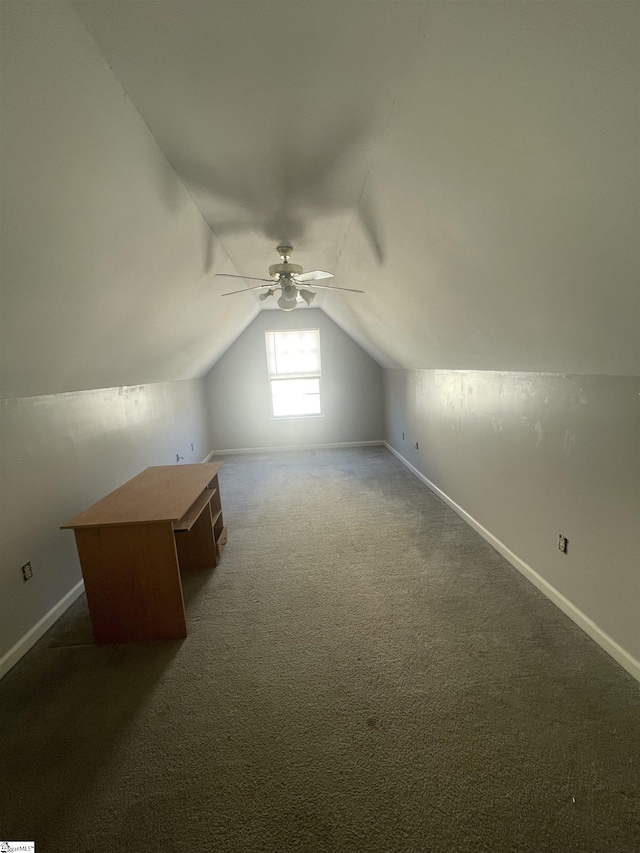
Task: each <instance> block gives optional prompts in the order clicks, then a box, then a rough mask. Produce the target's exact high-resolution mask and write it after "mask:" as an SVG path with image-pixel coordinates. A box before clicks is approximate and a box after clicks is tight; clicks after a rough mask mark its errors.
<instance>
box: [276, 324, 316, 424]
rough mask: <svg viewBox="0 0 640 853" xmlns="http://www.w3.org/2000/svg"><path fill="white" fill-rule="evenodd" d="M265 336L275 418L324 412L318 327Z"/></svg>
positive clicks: (296, 416)
mask: <svg viewBox="0 0 640 853" xmlns="http://www.w3.org/2000/svg"><path fill="white" fill-rule="evenodd" d="M266 336H267V365H268V368H269V384H270V386H271V411H272V413H273V416H274V418H299V417H305V416H307V417H308V416H310V415H321V414H322V407H321V405H320V331H319V329H304V330H303V331H297V332H267V333H266Z"/></svg>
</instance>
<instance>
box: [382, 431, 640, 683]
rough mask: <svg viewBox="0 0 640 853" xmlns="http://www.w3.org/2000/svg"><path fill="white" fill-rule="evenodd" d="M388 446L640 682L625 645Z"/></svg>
mask: <svg viewBox="0 0 640 853" xmlns="http://www.w3.org/2000/svg"><path fill="white" fill-rule="evenodd" d="M384 446H385V447H386V448H387V450H389V451H390V452H391V453H393V455H394V456H395V457H396V458H397V459H399V460H400V462H402V464H403V465H405V466H406V467H407V468H408V469H409V471H411V473H412V474H414V475H415V476H416V477H417V478H418V479H419V480H420V481H421V482H422V483H424V484H425V486H428V487H429V489H431V491H432V492H434V493H435V494H436V495H437V496H438V497H439V498H441V499H442V500H443V501H444V502H445V503H446V504H447V505H448V506H450V507H451V509H453V510H454V511H455V512H457V513H458V515H459V516H460V517H461V518H463V519H464V520H465V521H466V522H467V524H469V525H470V526H471V527H473V529H474V530H477V531H478V533H479V534H480V535H481V536H482V537H483V539H486V540H487V542H489V544H490V545H493V547H494V548H495V549H496V551H498V552H499V553H500V554H502V556H503V557H504V558H505V559H506V560H508V561H509V562H510V563H511V565H512V566H514V568H516V569H517V570H518V571H519V572H521V573H522V574H523V575H524V576H525V577H526V578H527V580H529V581H530V582H531V583H532V584H533V585H534V586H535V587H537V588H538V589H539V590H540V592H542V593H544V595H546V596H547V598H548V599H549V600H550V601H552V602H553V603H554V604H555V605H556V607H559V608H560V610H562V612H563V613H564V614H565V615H566V616H568V617H569V618H570V619H571V620H572V621H573V622H575V623H576V625H578V626H579V627H580V628H582V630H583V631H584V632H585V633H587V634H588V635H589V636H590V637H591V639H592V640H595V642H596V643H597V644H598V645H599V646H600V647H601V648H603V649H604V650H605V652H607V654H609V655H611V657H612V658H613V659H614V660H615V661H617V662H618V663H619V664H620V666H622V667H624V669H626V670H627V672H628V673H630V674H631V675H632V676H633V677H634V678H636V679H637V680H638V681H640V661H639V660H636V658H634V657H633V655H631V654H629V652H627V651H626V650H625V649H623V648H622V646H621V645H620V644H619V643H617V642H616V641H615V640H614V639H613V638H612V637H610V636H609V635H608V634H606V633H605V632H604V631H603V630H602V628H599V627H598V626H597V625H596V623H595V622H594V621H593V620H592V619H590V618H589V617H588V616H586V615H585V614H584V613H583V612H582V611H581V610H579V609H578V608H577V607H576V606H575V604H573V603H572V602H571V601H569V599H568V598H566V596H564V595H563V594H562V593H561V592H558V590H557V589H556V588H555V587H554V586H552V585H551V584H550V583H549V582H548V581H547V580H545V579H544V578H543V577H542V575H539V574H538V572H536V571H535V569H532V568H531V566H530V565H529V564H528V563H525V561H524V560H521V559H520V557H518V555H517V554H514V553H513V551H511V550H510V549H509V548H507V546H506V545H505V544H504V542H501V541H500V539H498V538H497V537H496V536H494V535H493V533H491V532H490V531H489V530H487V528H486V527H483V526H482V524H480V522H479V521H476V519H475V518H473V516H471V515H469V513H468V512H466V511H465V510H464V509H462V507H461V506H458V504H457V503H456V502H455V501H453V500H451V498H450V497H449V496H448V495H446V494H445V493H444V492H443V491H442V490H441V489H439V488H438V487H437V486H436V485H435V483H432V482H431V480H428V479H427V478H426V477H425V476H424V474H422V473H421V472H420V471H418V469H417V468H415V467H414V466H413V465H412V464H411V463H410V462H408V461H407V460H406V459H405V458H404V456H401V455H400V454H399V453H398V451H397V450H395V449H394V448H393V447H391V445H390V444H389V443H388V442H386V441H385V442H384Z"/></svg>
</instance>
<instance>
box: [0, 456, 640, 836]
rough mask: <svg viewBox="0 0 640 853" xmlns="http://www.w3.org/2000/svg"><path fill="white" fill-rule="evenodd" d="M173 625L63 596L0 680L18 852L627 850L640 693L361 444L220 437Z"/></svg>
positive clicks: (468, 533)
mask: <svg viewBox="0 0 640 853" xmlns="http://www.w3.org/2000/svg"><path fill="white" fill-rule="evenodd" d="M223 461H224V463H225V464H224V467H223V468H222V470H221V472H220V486H221V494H222V501H223V508H224V515H225V521H226V523H227V525H228V528H229V541H228V544H227V548H226V550H225V553H224V557H223V560H222V562H221V564H220V565H219V567H218V568H216V569H215V570H206V571H204V572H199V573H194V574H190V575H185V577H184V588H185V601H186V607H187V624H188V630H189V636H188V637H187V638H186V639H185V640H180V641H163V642H155V643H138V644H126V645H118V646H107V647H96V646H94V645H93V643H92V638H91V630H90V624H89V620H88V614H87V611H86V603H85V600H84V598H81V599H80V600H78V602H76V604H74V605H73V606H72V607H71V608H70V610H69V611H67V613H66V614H65V615H64V616H63V617H62V618H61V619H60V620H59V621H58V622H57V623H56V625H55V626H54V627H53V628H52V629H51V630H50V631H49V632H48V633H47V634H46V635H45V636H44V637H43V638H42V639H41V640H40V642H39V643H38V644H37V645H36V646H35V647H34V648H33V649H32V650H31V651H30V652H29V653H28V654H27V655H26V656H25V658H23V660H22V661H21V662H20V663H19V664H18V665H17V666H16V667H15V668H14V669H13V670H12V671H11V672H10V673H9V674H8V675H7V676H6V677H5V678H4V679H3V680H2V681H1V682H0V731H1V732H2V737H1V746H0V766H2V768H3V782H2V794H1V804H0V837H2V838H9V839H12V838H13V839H29V840H31V839H33V840H35V841H36V850H37V851H38V853H49V851H64V853H76V851H81V852H82V853H103V851H104V852H105V853H106V851H113V850H123V851H135V852H136V853H146V851H153V853H156V851H164V852H165V853H187V851H215V853H228V851H229V852H230V851H234V853H235V852H236V851H237V853H245V851H263V853H276V851H278V853H282V851H304V853H307V851H308V853H311V852H312V851H313V852H314V853H315V852H316V851H317V853H324V851H335V852H336V853H347V851H358V853H359V851H363V853H364V851H366V853H383V851H384V853H395V851H398V853H400V852H401V853H454V851H455V853H510V851H513V853H529V851H530V853H637V852H638V851H639V850H640V778H639V767H640V762H639V759H640V690H638V685H637V683H636V682H635V681H634V680H633V679H632V678H631V676H630V675H629V674H628V673H626V672H625V671H624V670H623V669H622V668H621V667H619V666H618V665H617V664H616V663H615V662H614V661H612V660H611V658H609V656H608V655H606V654H605V653H604V652H603V651H602V650H601V649H600V648H599V647H598V646H597V645H596V644H595V643H594V642H593V641H592V640H591V639H590V638H589V637H587V636H586V635H585V634H584V633H583V632H582V631H581V630H580V629H579V628H578V627H577V626H576V625H574V624H573V623H572V622H571V621H570V620H569V619H568V618H567V617H566V616H564V615H563V614H562V613H561V612H560V611H559V610H558V609H557V608H556V607H555V606H554V605H553V604H551V603H550V602H549V601H548V600H547V599H546V598H545V597H544V596H543V595H542V594H541V593H540V592H538V590H536V589H535V588H534V587H533V586H532V585H531V584H529V583H528V582H527V581H526V580H525V579H524V578H523V577H522V576H521V575H520V574H519V573H518V572H517V571H516V570H515V569H514V568H513V567H511V566H510V565H509V564H508V563H507V562H506V561H505V560H504V558H503V557H501V556H500V555H499V554H498V553H497V552H496V551H495V550H494V549H493V548H492V547H491V546H490V545H489V544H488V543H487V542H486V541H485V540H483V539H482V538H481V537H480V536H479V535H478V534H477V533H476V532H475V531H473V530H472V529H471V528H470V527H468V526H467V525H466V524H465V523H464V522H463V521H462V520H461V519H460V518H459V517H458V516H457V515H456V514H455V513H454V512H453V511H452V510H451V509H449V508H448V507H447V506H446V505H445V504H444V503H442V502H441V501H440V500H439V499H438V498H437V497H435V496H434V495H433V494H432V493H431V492H430V491H429V490H428V489H427V488H426V487H425V486H424V485H422V484H421V483H420V482H419V481H418V480H417V479H416V478H414V477H413V476H412V475H411V474H410V473H409V472H408V471H407V470H406V469H405V468H403V466H402V465H401V464H400V463H399V462H398V461H397V460H396V459H395V458H394V457H393V456H392V455H391V454H390V453H388V452H387V451H386V450H384V449H383V448H381V447H367V448H355V449H354V448H350V449H340V450H338V449H336V450H326V451H295V452H286V453H273V454H263V455H251V456H249V455H247V456H233V457H225V458H224V460H223Z"/></svg>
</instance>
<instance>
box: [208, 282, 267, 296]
mask: <svg viewBox="0 0 640 853" xmlns="http://www.w3.org/2000/svg"><path fill="white" fill-rule="evenodd" d="M271 286H272V287H275V288H276V289H278V288H279V287H280V285H279V284H276V282H275V281H272V282H271ZM263 287H269V285H268V284H256V285H254V286H253V287H243V288H242V290H232V291H230V293H221V294H220V295H221V296H233V294H234V293H249V291H250V290H262V288H263Z"/></svg>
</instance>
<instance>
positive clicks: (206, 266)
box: [7, 0, 640, 393]
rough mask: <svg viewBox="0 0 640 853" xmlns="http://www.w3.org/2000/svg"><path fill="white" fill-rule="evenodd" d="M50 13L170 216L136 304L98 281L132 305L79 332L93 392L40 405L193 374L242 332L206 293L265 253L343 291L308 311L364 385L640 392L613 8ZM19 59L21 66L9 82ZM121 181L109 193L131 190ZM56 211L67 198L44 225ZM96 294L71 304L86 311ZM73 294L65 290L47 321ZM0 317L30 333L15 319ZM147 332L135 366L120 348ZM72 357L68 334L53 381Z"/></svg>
mask: <svg viewBox="0 0 640 853" xmlns="http://www.w3.org/2000/svg"><path fill="white" fill-rule="evenodd" d="M24 5H28V6H30V7H31V10H32V11H31V12H30V14H31V15H35V14H45V12H44V11H42V10H43V9H44V8H45V7H47V6H48V8H49V9H53V8H54V7H53V4H38V3H33V4H24ZM56 8H57V7H56ZM60 8H62V7H60ZM64 8H65V9H69V8H72V9H73V13H74V15H75V16H76V22H77V23H78V24H79V23H80V22H82V25H83V27H84V28H85V30H86V32H87V33H88V34H90V36H91V37H92V38H93V40H94V41H95V45H96V46H97V48H96V51H99V53H100V54H101V55H102V57H104V59H105V60H106V63H108V66H109V68H110V69H111V71H110V72H109V69H108V68H107V65H106V63H105V72H106V73H111V74H112V76H113V75H114V76H115V79H116V80H117V81H118V82H119V84H120V85H121V86H122V87H123V89H124V92H125V93H126V97H125V96H124V95H122V96H121V97H123V98H124V99H125V100H126V102H127V103H129V100H128V99H130V101H131V103H132V104H133V106H134V107H135V110H137V112H138V113H139V116H141V117H142V120H143V121H144V123H145V124H146V126H147V127H148V129H149V131H150V135H151V134H152V138H153V139H154V140H155V143H157V145H158V146H159V149H160V151H161V152H162V154H164V155H165V157H166V161H168V163H169V164H171V168H170V167H168V164H167V162H166V161H165V160H163V162H162V164H160V163H159V162H158V164H156V170H157V174H156V179H158V175H161V183H162V185H163V186H164V187H165V190H167V187H168V188H169V189H168V190H167V192H168V195H169V196H171V199H172V200H173V205H174V209H173V212H172V214H171V216H170V217H168V218H166V219H165V220H163V221H162V223H160V225H161V227H160V226H158V227H156V229H155V231H154V239H153V240H150V241H149V246H148V247H147V248H146V250H145V251H146V254H145V258H147V259H148V258H150V257H151V255H152V253H155V254H156V255H157V257H156V260H155V270H154V276H153V277H152V278H153V280H154V281H155V278H156V277H157V278H158V279H159V280H160V283H159V285H158V287H157V290H156V291H155V294H154V296H152V293H154V291H153V290H150V289H149V288H151V284H149V286H148V287H146V286H145V287H142V286H141V285H140V284H139V282H138V281H133V280H129V281H126V280H125V279H126V278H127V277H126V276H124V274H123V269H124V268H125V266H126V254H125V255H123V257H122V258H121V259H120V267H119V278H118V281H119V282H120V284H119V290H117V296H118V298H120V299H124V298H125V296H126V293H127V290H126V287H127V285H128V286H130V288H131V291H130V295H131V297H132V299H131V304H130V305H129V306H128V309H129V310H127V311H126V312H123V313H121V314H116V313H114V312H113V311H111V313H109V316H108V321H109V324H110V328H111V330H112V331H111V332H109V333H107V332H97V334H98V337H99V338H100V341H99V343H100V346H101V347H102V348H103V349H106V351H107V352H111V353H112V354H113V352H114V346H116V345H117V346H118V347H121V348H122V347H124V350H123V352H125V351H126V359H125V358H124V356H123V358H122V359H121V360H118V358H117V356H114V357H113V358H115V361H114V360H113V358H112V359H111V362H109V359H108V358H106V357H105V358H104V359H103V361H100V362H98V361H96V366H95V369H94V368H93V367H91V370H92V371H93V373H92V374H91V376H89V375H88V372H87V374H86V375H85V374H82V371H81V370H80V371H79V372H78V371H76V373H74V372H73V371H74V369H76V368H72V367H71V366H69V365H66V366H65V369H66V370H67V372H68V373H69V374H70V375H69V377H68V379H67V380H66V384H64V387H63V386H61V388H56V389H55V390H67V389H70V388H71V387H98V385H99V384H108V382H107V380H109V381H110V382H112V383H113V384H115V382H113V380H114V377H115V376H116V374H117V376H118V379H116V382H120V381H121V382H123V383H126V382H129V383H131V382H143V381H156V380H157V379H172V378H183V377H184V376H187V375H199V374H202V373H203V372H204V371H205V370H206V369H208V367H209V366H210V365H211V363H212V362H213V361H215V359H216V358H218V357H219V355H220V354H221V352H222V351H223V350H224V349H225V348H226V347H227V346H228V345H229V343H230V342H231V341H232V340H233V339H234V338H235V337H236V336H237V335H238V334H239V333H240V332H241V331H242V330H243V328H244V327H245V326H246V325H247V324H248V322H250V320H251V319H252V318H253V317H254V316H255V314H256V312H257V311H258V309H259V303H258V302H257V300H256V299H255V297H254V295H253V294H247V295H244V294H239V295H238V296H234V297H222V296H221V294H222V293H224V292H225V291H226V290H231V289H235V287H234V286H233V285H235V282H233V281H232V280H226V281H225V280H224V279H214V273H215V272H234V273H235V272H240V273H242V274H244V275H249V276H263V275H265V274H266V271H267V267H268V266H269V264H272V263H275V262H276V261H277V256H276V252H275V247H276V245H277V244H278V242H279V241H281V240H290V241H292V242H293V245H294V247H295V254H294V257H293V260H294V261H295V262H297V263H300V264H302V265H303V266H304V268H305V269H312V268H321V269H327V270H330V271H332V272H334V273H335V276H336V277H335V279H334V281H333V282H332V283H334V284H336V285H339V286H343V287H355V288H360V289H362V290H365V291H366V293H365V294H364V295H357V294H342V293H333V292H331V293H330V292H325V293H321V294H319V295H318V298H317V299H316V302H315V303H314V305H315V306H320V307H321V308H322V309H323V310H324V311H326V312H327V314H329V316H331V317H332V319H334V320H335V321H336V322H337V323H338V324H339V325H340V326H341V327H342V328H344V329H345V330H346V331H347V332H348V333H349V334H351V335H352V337H353V338H354V339H355V340H356V341H358V342H359V343H360V344H361V345H362V346H363V347H364V348H365V349H366V350H367V351H368V352H369V353H370V354H371V355H373V356H374V357H375V358H376V359H377V360H378V361H379V362H380V363H381V364H383V365H385V366H395V367H411V368H460V369H495V370H528V371H551V372H583V373H610V374H630V373H640V353H639V346H638V338H639V336H638V330H639V329H638V326H639V322H638V318H639V317H640V288H639V287H638V279H639V272H640V257H639V250H638V232H639V226H640V221H639V209H640V204H639V198H640V192H639V190H640V188H639V179H638V170H637V163H638V157H637V154H638V151H637V146H638V115H639V111H638V86H637V83H638V57H637V43H638V35H639V34H640V7H639V6H638V5H637V4H633V3H628V2H622V3H617V2H609V0H607V2H604V0H603V2H595V3H584V2H581V0H580V1H579V2H530V3H516V2H513V3H510V2H502V3H494V2H484V0H477V2H476V1H475V0H472V2H462V1H461V0H454V2H445V3H443V2H427V0H425V2H405V0H398V2H388V0H382V2H376V0H368V2H361V0H337V2H325V0H316V2H305V0H290V2H280V0H268V2H265V0H229V1H228V2H223V1H222V0H203V2H162V0H135V2H129V0H117V2H115V1H114V0H100V2H95V0H77V1H76V2H73V3H71V6H70V7H66V6H65V7H64ZM46 14H50V15H53V14H54V12H51V11H50V12H49V13H46ZM55 14H57V15H62V16H64V15H65V14H66V12H62V11H57V12H55ZM65 26H70V24H69V23H68V22H67V23H66V24H65ZM39 47H40V48H41V49H42V50H44V49H45V46H44V44H43V45H41V46H39ZM37 57H38V52H37V47H36V46H34V49H33V51H32V53H31V55H28V56H27V58H26V59H25V60H24V61H25V62H36V61H38V59H37ZM72 71H73V69H70V74H71V73H72ZM15 76H16V78H18V77H19V73H16V75H15ZM76 76H78V77H82V72H81V71H80V72H79V73H78V74H77V75H76ZM18 88H19V86H18ZM54 88H55V87H54V85H53V84H52V91H51V92H50V93H49V95H50V97H51V98H55V93H54ZM58 90H59V87H58ZM67 97H68V96H67ZM52 103H53V102H52ZM38 108H39V109H45V107H42V105H41V106H40V107H38ZM52 109H53V107H52ZM106 121H107V120H106V119H105V122H106ZM46 126H47V125H46V122H43V124H42V127H39V128H35V130H38V129H39V130H40V132H42V131H43V129H45V128H46ZM100 132H101V131H100V129H99V128H98V129H97V130H95V133H96V134H99V133H100ZM100 143H101V138H100V136H99V135H97V142H96V145H98V146H99V145H100ZM39 144H44V143H43V142H42V141H41V142H40V143H39ZM112 144H113V140H112V139H111V137H110V135H109V134H106V136H105V137H104V142H103V147H104V148H105V150H106V149H107V148H108V147H109V146H110V145H112ZM105 156H106V155H105ZM159 156H160V159H162V156H161V155H160V154H159ZM60 166H61V174H62V173H63V171H64V168H66V166H67V164H65V163H64V162H62V163H61V164H60ZM132 168H133V166H130V169H132ZM172 170H173V171H172ZM174 172H175V173H174ZM176 174H177V176H178V177H179V179H180V180H178V179H177V178H176ZM119 180H120V181H121V183H122V184H123V186H122V187H119V189H118V191H119V192H123V193H125V194H126V192H127V191H128V192H130V193H131V188H130V185H131V182H132V180H133V173H132V172H125V174H123V175H121V176H120V178H119ZM60 182H62V178H60ZM156 182H157V181H156ZM125 184H126V185H128V187H129V189H128V190H127V189H125V187H124V185H125ZM184 187H186V190H187V191H188V195H187V193H186V192H185V191H184ZM58 189H59V188H58ZM16 192H17V191H16ZM77 192H80V193H82V192H83V187H80V186H76V187H73V186H70V187H67V188H66V189H65V194H66V195H65V199H66V201H68V202H69V203H71V201H72V199H73V196H74V193H77ZM108 192H111V193H115V190H114V189H113V185H112V184H110V188H109V189H108ZM189 196H190V198H189ZM176 199H178V200H179V201H178V202H176ZM194 203H195V205H196V206H197V208H199V211H200V212H201V213H202V215H203V216H204V218H205V219H206V222H207V223H208V224H209V226H210V228H211V230H212V232H213V234H211V233H210V232H209V231H208V230H207V228H206V226H204V230H203V223H200V224H197V223H196V219H197V216H198V215H199V214H197V211H196V208H195V206H194ZM176 207H177V208H179V211H180V217H182V218H180V217H178V221H176V215H177V214H176ZM142 208H143V206H141V209H140V211H138V216H139V218H140V219H141V220H142V218H143V217H144V210H143V209H142ZM194 217H196V218H194ZM187 220H189V222H187ZM155 225H156V226H157V225H158V223H155ZM47 227H48V225H47V223H46V222H43V228H44V232H45V236H47V235H46V230H47ZM180 229H182V231H181V236H180V235H179V234H177V231H180ZM56 236H60V235H56ZM158 244H160V249H159V248H158ZM52 251H54V249H52ZM84 251H85V254H87V255H88V254H90V253H91V252H94V254H95V247H93V248H91V247H90V248H86V247H85V249H84ZM158 252H159V254H158ZM203 255H212V256H213V260H211V259H210V261H205V262H204V263H203ZM176 257H177V258H178V259H180V258H182V260H181V261H179V260H176ZM169 259H171V260H170V262H169ZM85 260H86V259H85ZM129 278H130V279H133V276H129ZM80 280H81V277H78V281H80ZM172 282H173V284H172ZM230 282H231V285H232V286H229V283H230ZM239 284H240V285H241V284H242V283H241V282H239ZM248 284H250V282H248ZM109 287H110V285H109V281H108V277H103V278H102V279H101V280H100V281H99V282H98V284H95V285H94V290H95V289H96V288H97V289H98V290H100V288H102V292H101V293H99V294H98V295H99V296H100V298H101V299H102V300H103V303H106V302H107V301H108V293H109ZM79 288H80V285H78V288H77V289H76V290H75V291H73V292H72V288H71V286H70V285H69V286H68V288H67V290H66V292H65V293H64V294H62V295H63V297H64V300H66V303H67V304H71V303H73V300H74V299H76V300H80V301H81V300H82V298H83V294H82V293H81V291H80V289H79ZM95 295H96V294H95V293H94V296H95ZM57 297H58V294H57V293H54V294H53V296H52V299H51V302H52V303H53V301H54V300H55V299H56V298H57ZM84 298H86V295H85V297H84ZM21 299H22V301H20V300H21ZM16 300H17V301H16V305H15V306H13V307H14V308H15V310H16V311H18V310H21V311H24V312H25V316H26V315H27V314H29V312H31V315H33V299H32V300H31V304H29V302H28V301H25V300H24V299H23V298H22V297H16ZM18 303H19V304H18ZM78 310H80V312H81V309H78ZM296 310H303V309H300V308H297V309H296ZM171 318H175V322H174V324H173V327H172V324H171ZM81 319H82V316H80V319H79V321H78V322H80V320H81ZM94 321H95V318H94ZM149 323H151V327H152V331H153V337H152V340H153V345H151V344H150V343H149V340H150V338H149V336H145V341H146V342H147V343H146V347H147V351H146V354H145V356H144V359H142V360H141V357H140V356H139V354H137V352H136V351H134V349H132V348H131V347H129V344H128V343H127V342H126V341H128V340H129V338H130V332H131V328H133V327H136V324H137V326H138V327H139V328H146V326H147V325H148V324H149ZM76 325H77V324H76ZM18 328H24V327H23V326H18ZM163 329H164V330H165V332H164V333H163V331H162V330H163ZM167 329H168V330H169V331H168V332H167V331H166V330H167ZM41 331H42V334H45V336H46V334H49V333H48V332H47V333H45V331H44V330H43V329H41ZM67 331H68V330H67ZM16 334H17V333H16ZM50 334H51V335H53V332H51V333H50ZM34 339H35V336H34ZM54 344H55V341H54V340H53V338H52V339H51V347H50V348H49V350H48V351H45V352H44V359H45V361H46V360H47V357H48V355H50V356H51V357H53V355H52V354H53V352H54V350H55V346H54ZM17 345H19V339H18V338H17V337H16V338H15V339H11V340H10V346H8V349H7V351H10V352H13V351H14V348H15V346H17ZM90 345H91V332H90V331H87V332H86V334H85V339H84V340H81V341H77V344H76V350H77V352H76V353H75V355H74V358H75V361H77V360H78V358H82V350H83V347H84V348H85V351H86V352H88V351H89V348H90ZM39 346H40V344H39ZM128 347H129V348H128ZM58 348H59V347H58ZM129 349H131V351H129ZM36 351H37V352H38V353H39V357H40V362H42V360H43V351H42V348H40V349H37V350H36ZM89 361H90V359H89ZM142 361H144V366H143V364H142ZM74 363H75V362H74ZM114 364H117V365H118V369H117V370H116V369H114V367H113V365H114ZM125 364H128V365H129V371H130V372H129V375H128V378H127V377H125V376H124V374H125V373H126V372H127V371H126V369H125ZM152 364H153V365H155V366H154V367H152ZM143 367H144V369H143ZM56 369H59V368H58V367H56ZM87 370H88V371H89V368H88V369H87ZM34 371H37V365H36V364H34V365H33V366H32V373H33V372H34ZM80 374H82V375H80ZM121 375H122V378H120V376H121ZM149 377H152V378H149ZM45 384H46V383H45ZM49 385H51V383H49ZM53 385H55V383H53ZM53 385H51V387H53ZM18 386H20V383H16V388H18ZM12 387H13V386H12ZM21 387H22V386H20V388H21ZM24 387H29V388H30V389H33V388H35V387H40V386H39V385H38V383H37V382H35V381H33V382H26V383H25V385H24ZM47 387H49V386H47ZM18 393H22V391H20V390H18Z"/></svg>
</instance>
